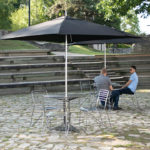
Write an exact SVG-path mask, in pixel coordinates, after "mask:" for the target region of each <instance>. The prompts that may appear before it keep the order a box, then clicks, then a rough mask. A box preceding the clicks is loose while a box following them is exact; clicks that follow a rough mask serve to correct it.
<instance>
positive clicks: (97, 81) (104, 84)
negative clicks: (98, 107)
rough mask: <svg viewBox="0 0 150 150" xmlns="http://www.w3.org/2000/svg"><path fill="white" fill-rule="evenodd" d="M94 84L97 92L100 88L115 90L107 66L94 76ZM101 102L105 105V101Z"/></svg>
mask: <svg viewBox="0 0 150 150" xmlns="http://www.w3.org/2000/svg"><path fill="white" fill-rule="evenodd" d="M94 85H95V86H96V88H97V92H99V90H100V89H105V90H108V91H110V92H111V91H112V90H113V87H112V83H111V80H110V79H109V77H108V76H107V70H106V68H103V69H102V70H101V74H100V75H99V76H96V77H95V78H94ZM101 104H102V106H104V105H105V102H101Z"/></svg>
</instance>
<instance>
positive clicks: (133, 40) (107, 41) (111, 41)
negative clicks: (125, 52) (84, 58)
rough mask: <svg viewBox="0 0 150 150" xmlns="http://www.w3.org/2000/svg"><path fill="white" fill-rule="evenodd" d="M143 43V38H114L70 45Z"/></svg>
mask: <svg viewBox="0 0 150 150" xmlns="http://www.w3.org/2000/svg"><path fill="white" fill-rule="evenodd" d="M141 41H145V40H144V39H143V38H140V37H139V38H130V37H129V38H115V39H104V40H92V41H81V42H75V43H72V45H90V44H133V43H138V42H141Z"/></svg>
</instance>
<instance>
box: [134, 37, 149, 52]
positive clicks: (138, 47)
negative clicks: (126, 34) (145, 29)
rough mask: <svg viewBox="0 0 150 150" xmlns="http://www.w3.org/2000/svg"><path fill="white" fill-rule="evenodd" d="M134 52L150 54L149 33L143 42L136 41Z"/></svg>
mask: <svg viewBox="0 0 150 150" xmlns="http://www.w3.org/2000/svg"><path fill="white" fill-rule="evenodd" d="M133 52H134V53H142V54H147V53H149V54H150V35H148V36H147V37H146V38H144V40H141V42H139V43H136V44H135V46H134V49H133Z"/></svg>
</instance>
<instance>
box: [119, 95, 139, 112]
mask: <svg viewBox="0 0 150 150" xmlns="http://www.w3.org/2000/svg"><path fill="white" fill-rule="evenodd" d="M121 99H124V100H125V101H124V102H128V104H130V102H129V100H131V101H132V104H131V105H132V106H133V108H135V109H137V110H141V109H142V108H141V106H140V104H139V97H138V96H137V93H134V94H128V95H127V96H124V95H123V96H121Z"/></svg>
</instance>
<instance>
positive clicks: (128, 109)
mask: <svg viewBox="0 0 150 150" xmlns="http://www.w3.org/2000/svg"><path fill="white" fill-rule="evenodd" d="M37 98H38V100H37V101H36V109H35V113H34V115H33V121H32V122H33V124H32V127H31V126H30V123H31V111H32V108H33V105H32V97H31V95H30V94H26V95H13V96H12V95H11V96H1V97H0V150H51V149H52V150H97V149H100V150H139V149H143V150H149V149H150V91H138V92H137V93H136V95H135V96H127V95H124V96H121V98H120V103H119V104H120V107H122V108H123V110H119V111H113V110H109V111H104V110H102V109H95V107H94V102H95V97H94V96H86V97H84V98H78V99H76V100H73V101H71V124H72V125H73V126H74V127H76V128H77V129H78V130H79V132H76V133H75V132H69V133H68V134H66V133H65V132H64V131H55V130H50V129H47V128H46V125H45V122H44V123H43V124H42V117H41V119H39V120H38V121H37V118H39V117H40V115H42V107H41V106H42V105H41V100H43V96H42V95H41V94H39V95H37ZM132 98H133V100H132ZM137 101H138V103H139V105H138V104H137ZM47 102H49V103H50V105H51V106H57V107H58V108H59V109H55V110H53V111H52V114H53V115H51V116H52V117H51V121H52V122H51V124H50V125H51V127H52V128H53V127H54V126H55V127H56V126H58V125H60V124H61V123H63V116H62V111H63V109H62V105H63V103H62V101H58V100H56V99H47V100H46V101H45V103H47ZM80 107H84V108H90V109H89V111H88V112H83V111H82V112H80ZM109 119H110V123H109ZM36 121H37V122H36Z"/></svg>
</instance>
